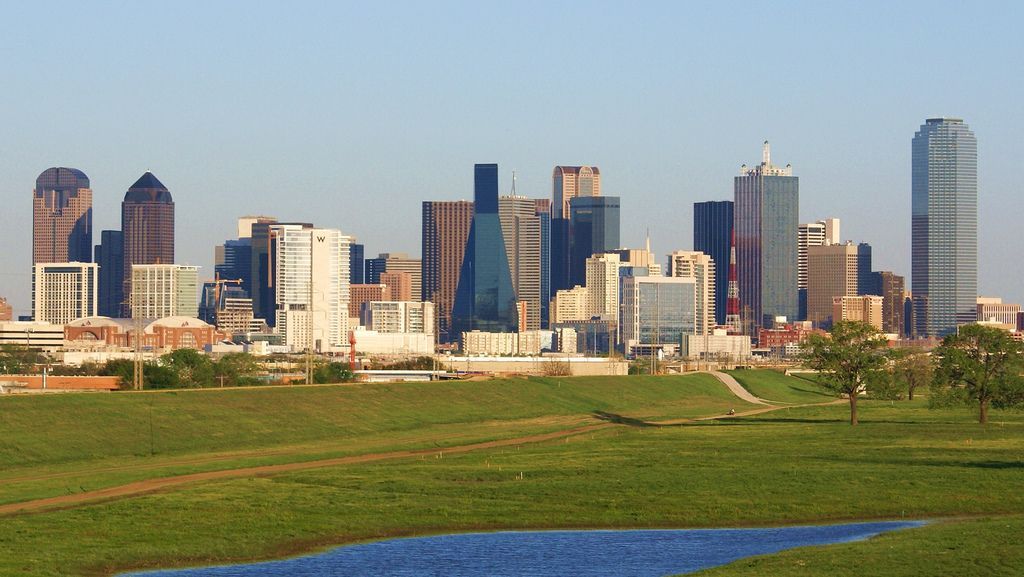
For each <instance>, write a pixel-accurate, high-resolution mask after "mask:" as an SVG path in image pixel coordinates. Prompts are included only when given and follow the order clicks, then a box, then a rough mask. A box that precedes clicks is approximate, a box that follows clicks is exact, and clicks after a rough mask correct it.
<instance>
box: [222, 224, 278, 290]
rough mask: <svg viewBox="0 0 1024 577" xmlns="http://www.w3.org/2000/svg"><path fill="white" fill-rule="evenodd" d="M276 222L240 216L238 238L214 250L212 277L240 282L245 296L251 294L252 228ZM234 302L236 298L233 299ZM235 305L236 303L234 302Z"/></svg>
mask: <svg viewBox="0 0 1024 577" xmlns="http://www.w3.org/2000/svg"><path fill="white" fill-rule="evenodd" d="M273 222H276V220H275V219H274V217H271V216H242V217H239V218H238V238H237V239H232V240H227V241H225V242H224V244H222V245H219V246H217V247H215V249H214V258H213V264H214V268H213V270H214V275H215V276H216V277H217V278H220V279H225V280H232V281H240V283H239V284H238V285H237V286H238V287H240V288H241V289H242V290H243V291H245V294H246V296H250V297H251V295H252V293H253V276H252V274H253V262H252V260H253V256H252V255H253V253H252V234H253V226H255V225H266V224H270V223H273ZM235 298H236V300H237V298H238V297H235ZM236 304H237V302H236Z"/></svg>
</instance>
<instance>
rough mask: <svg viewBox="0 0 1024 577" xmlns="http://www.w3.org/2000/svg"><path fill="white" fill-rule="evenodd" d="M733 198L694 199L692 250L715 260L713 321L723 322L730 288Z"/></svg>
mask: <svg viewBox="0 0 1024 577" xmlns="http://www.w3.org/2000/svg"><path fill="white" fill-rule="evenodd" d="M732 221H733V202H732V201H731V200H719V201H708V202H695V203H693V250H696V251H700V252H702V253H704V254H706V255H708V256H710V257H711V260H712V261H714V263H715V265H716V266H715V278H714V282H715V285H714V286H715V298H714V303H715V322H716V323H717V324H720V325H724V324H725V304H726V300H728V299H727V297H728V290H729V246H730V242H731V239H732Z"/></svg>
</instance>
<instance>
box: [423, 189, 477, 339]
mask: <svg viewBox="0 0 1024 577" xmlns="http://www.w3.org/2000/svg"><path fill="white" fill-rule="evenodd" d="M472 224H473V203H472V202H470V201H466V200H454V201H446V200H442V201H424V202H423V223H422V251H423V259H422V263H423V265H422V266H423V269H422V270H423V272H422V275H421V276H422V278H423V294H422V298H423V300H425V301H430V302H432V303H434V312H435V318H436V319H437V335H438V341H440V342H443V343H450V342H452V341H454V340H456V339H457V335H455V334H453V333H451V316H452V305H453V304H454V302H455V290H456V288H458V286H459V271H460V270H461V269H462V258H463V256H464V255H465V252H466V241H467V240H468V239H469V229H470V227H471V226H472Z"/></svg>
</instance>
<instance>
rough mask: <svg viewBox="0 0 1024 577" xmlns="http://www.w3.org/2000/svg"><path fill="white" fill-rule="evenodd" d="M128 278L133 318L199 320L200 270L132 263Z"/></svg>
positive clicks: (174, 265) (170, 265)
mask: <svg viewBox="0 0 1024 577" xmlns="http://www.w3.org/2000/svg"><path fill="white" fill-rule="evenodd" d="M130 279H131V291H130V292H129V293H128V294H129V295H130V297H131V312H132V315H131V316H132V318H135V319H162V318H164V317H190V318H198V317H199V267H195V266H185V265H180V264H134V265H132V272H131V277H130Z"/></svg>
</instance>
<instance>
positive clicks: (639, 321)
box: [619, 276, 697, 354]
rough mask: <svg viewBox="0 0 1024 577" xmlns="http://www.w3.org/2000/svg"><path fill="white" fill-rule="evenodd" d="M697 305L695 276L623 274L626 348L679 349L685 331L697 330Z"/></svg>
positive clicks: (639, 351)
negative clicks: (627, 275)
mask: <svg viewBox="0 0 1024 577" xmlns="http://www.w3.org/2000/svg"><path fill="white" fill-rule="evenodd" d="M696 305H697V286H696V280H695V279H694V278H693V277H667V276H631V277H623V279H622V314H621V317H620V325H619V326H620V327H621V333H622V343H623V345H624V346H625V349H626V351H627V352H630V353H634V354H642V353H643V351H644V349H646V350H647V351H650V350H651V349H661V350H664V351H665V352H666V353H669V354H671V353H673V352H675V351H677V350H678V349H679V347H680V346H681V344H682V340H683V335H693V334H696V330H697V329H696V327H697V323H696Z"/></svg>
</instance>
